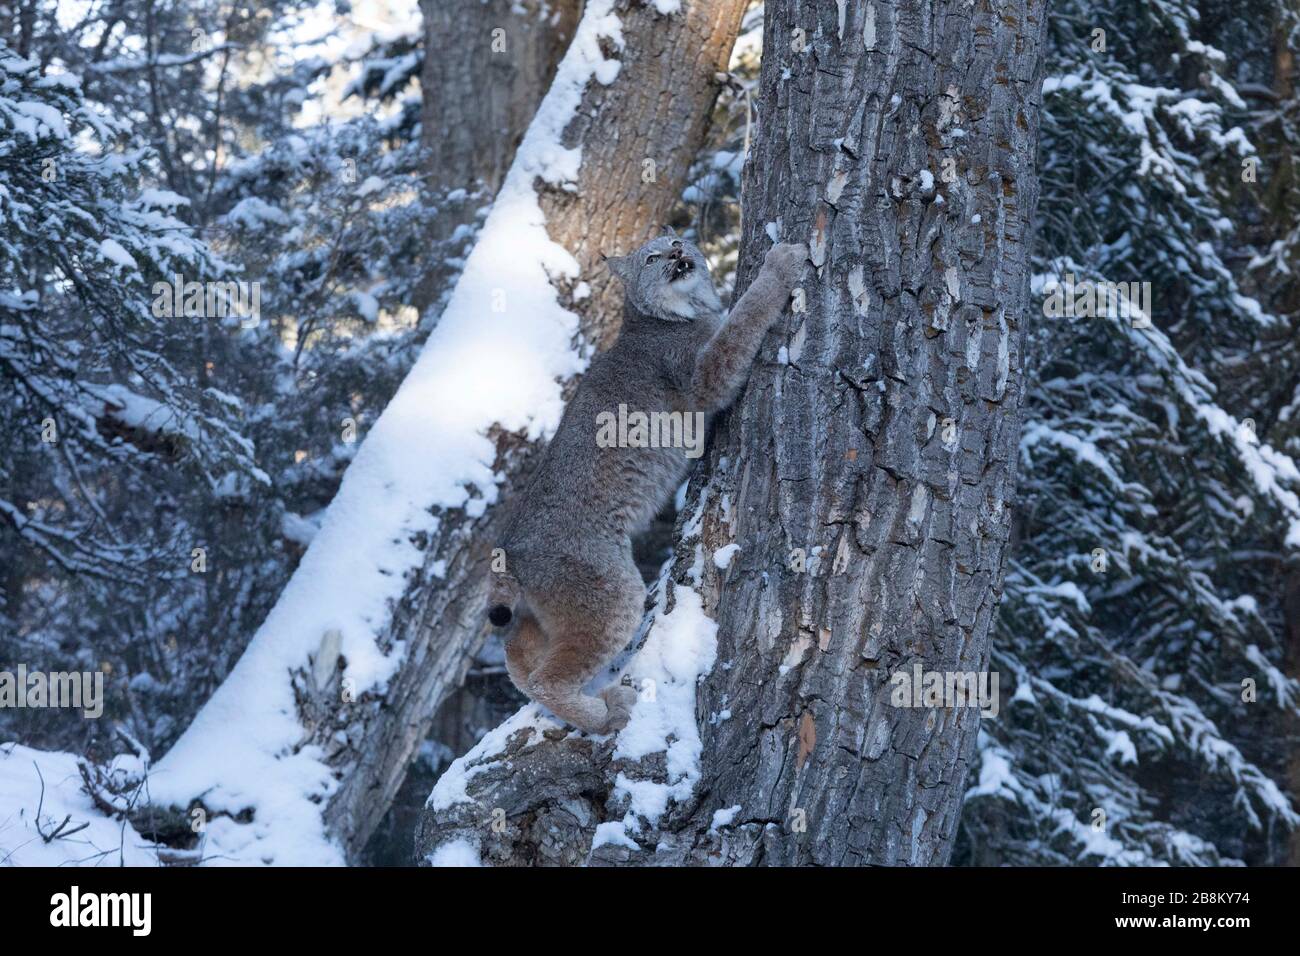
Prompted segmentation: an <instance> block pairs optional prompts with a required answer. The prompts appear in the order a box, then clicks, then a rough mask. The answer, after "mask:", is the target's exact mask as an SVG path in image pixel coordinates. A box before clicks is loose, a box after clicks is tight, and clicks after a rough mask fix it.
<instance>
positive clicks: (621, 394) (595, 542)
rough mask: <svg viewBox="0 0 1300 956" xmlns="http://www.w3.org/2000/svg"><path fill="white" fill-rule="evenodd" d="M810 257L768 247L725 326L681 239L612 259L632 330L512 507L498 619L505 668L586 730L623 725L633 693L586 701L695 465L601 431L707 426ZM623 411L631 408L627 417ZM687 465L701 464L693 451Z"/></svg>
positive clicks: (606, 693)
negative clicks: (645, 535) (644, 555)
mask: <svg viewBox="0 0 1300 956" xmlns="http://www.w3.org/2000/svg"><path fill="white" fill-rule="evenodd" d="M807 256H808V250H807V248H806V247H805V246H803V245H796V244H792V243H781V244H779V245H776V246H774V247H772V248H771V249H770V250H768V253H767V257H766V259H765V261H764V263H763V267H762V269H761V270H760V271H759V273H758V276H757V277H756V278H755V279H754V282H753V284H752V285H751V286H750V287H749V289H748V290H747V291H746V292H745V294H744V295H743V296H742V297H741V298H740V300H739V301H738V302H737V303H736V305H735V307H734V308H733V309H732V310H731V314H730V315H728V316H724V315H723V311H722V307H721V304H720V303H719V301H718V296H717V293H716V292H715V291H714V288H713V279H712V276H711V275H710V273H709V269H708V265H707V264H706V262H705V260H704V256H703V255H702V254H701V253H700V250H699V249H698V248H696V246H695V245H693V244H692V243H691V242H689V241H687V240H685V239H682V238H679V237H678V236H677V235H676V234H675V233H672V231H671V230H669V231H668V233H667V234H666V235H662V236H659V237H658V238H655V239H653V240H651V241H650V242H648V243H647V244H645V245H644V246H642V247H641V248H640V249H638V250H637V251H636V252H634V253H632V254H631V255H627V256H622V257H618V258H608V259H606V260H605V261H606V264H607V265H608V266H609V268H610V269H611V270H612V271H613V272H614V273H615V274H616V275H617V276H619V278H620V279H622V282H623V288H624V307H623V326H622V329H621V331H620V333H619V336H618V339H617V341H616V342H615V343H614V344H613V345H612V346H611V347H610V348H609V349H608V350H607V351H606V352H604V353H602V354H601V355H598V356H597V357H596V358H595V359H593V361H592V363H591V367H590V369H588V371H587V374H586V375H585V376H584V377H583V379H582V382H581V384H580V385H579V386H578V389H577V392H576V394H575V395H574V397H573V400H572V401H571V402H570V404H569V406H568V408H567V409H566V410H565V413H564V417H563V419H562V420H561V422H560V426H559V428H558V430H557V431H556V433H555V437H554V438H553V439H552V440H551V443H550V444H549V445H548V446H547V448H546V449H545V451H544V452H543V453H542V457H541V460H540V461H539V463H538V466H537V469H536V471H535V472H534V474H533V475H532V476H531V478H530V479H529V481H528V483H527V485H526V486H525V487H524V489H523V490H522V492H521V494H520V495H518V496H517V497H516V499H515V500H514V501H512V502H510V503H509V506H508V507H509V508H510V512H509V515H508V516H507V518H506V521H505V525H504V532H503V535H502V538H501V540H500V542H499V545H500V547H501V549H502V550H503V552H504V556H505V571H503V572H500V573H494V574H493V576H492V588H491V597H490V599H489V603H488V608H489V611H488V619H489V620H490V621H491V623H492V624H493V625H494V626H496V627H506V626H507V625H510V624H511V623H512V622H517V623H516V624H515V627H514V633H513V634H512V635H511V636H510V637H509V639H508V642H507V645H506V669H507V671H508V672H509V674H510V678H511V680H512V681H514V684H515V686H516V687H518V688H519V689H520V690H521V691H523V693H525V694H527V695H528V696H529V697H530V698H531V699H533V700H535V701H537V702H538V703H540V704H542V705H544V706H545V707H547V708H548V709H549V710H550V711H551V712H552V713H554V714H555V715H556V716H557V717H559V718H561V719H562V720H565V721H568V722H569V723H570V724H572V725H573V726H575V727H577V728H578V729H579V730H582V731H586V732H588V733H595V734H609V733H614V732H616V731H618V730H621V729H622V728H623V727H624V726H625V725H626V724H627V722H628V719H629V717H630V714H631V709H632V705H633V703H635V700H636V692H635V691H633V690H632V689H631V688H630V687H626V686H621V685H617V684H616V685H613V686H610V687H607V688H605V689H604V690H603V691H601V692H600V694H599V696H591V695H588V694H586V693H584V690H583V689H584V687H585V686H586V684H587V683H588V682H589V681H590V680H591V679H592V678H593V677H595V676H596V675H597V674H598V673H599V672H600V671H601V670H602V669H603V668H604V667H605V666H606V665H607V664H608V663H609V662H610V661H611V660H612V659H613V658H614V656H615V655H617V654H618V653H619V651H621V650H622V649H623V648H624V647H626V646H627V644H628V642H629V641H630V640H631V639H632V637H633V636H634V634H635V632H636V629H637V626H638V624H639V622H640V620H641V615H642V608H643V605H644V603H645V586H644V585H643V584H642V582H641V576H640V574H639V573H638V572H637V568H636V565H635V564H634V563H633V560H632V536H633V535H635V534H637V533H639V532H641V531H643V530H644V529H645V528H646V527H647V526H648V524H649V522H650V520H651V519H652V518H653V517H654V516H655V515H656V514H657V513H658V512H659V510H660V508H662V507H663V505H664V504H665V503H666V502H667V500H668V498H669V497H670V496H671V495H672V494H673V492H674V490H675V489H676V488H677V487H678V486H679V485H680V483H681V481H682V479H683V478H684V476H685V474H686V471H687V469H688V467H689V465H690V463H691V458H692V457H696V456H698V454H699V452H698V450H696V451H695V453H694V455H692V454H691V449H688V448H680V447H663V446H662V443H659V442H656V443H653V444H651V443H636V442H631V443H627V444H625V445H624V444H615V445H611V443H610V442H608V441H604V440H602V441H598V440H597V432H598V428H599V427H600V426H599V424H598V423H599V422H600V421H608V420H609V417H610V416H611V415H615V414H618V413H620V412H622V414H623V415H624V419H626V418H628V417H630V416H629V414H628V411H627V410H628V409H631V410H633V411H634V412H637V411H639V412H641V413H643V414H645V415H646V416H653V415H656V414H662V413H678V414H679V416H680V415H688V416H693V415H695V414H696V413H703V416H704V417H705V418H707V417H709V416H713V415H716V414H717V413H718V412H719V411H721V410H723V409H725V408H726V407H727V406H728V405H730V404H731V402H732V401H733V400H734V399H735V397H736V395H737V394H738V393H739V391H740V389H741V387H742V386H743V385H744V383H745V379H746V377H747V376H748V373H749V367H750V365H751V364H752V362H753V361H754V357H755V355H756V354H757V353H758V349H759V346H760V344H761V343H762V341H763V337H764V335H765V334H766V333H767V330H768V329H769V328H770V327H771V326H772V324H773V323H774V322H775V321H776V320H777V319H778V318H779V317H780V315H781V312H782V310H783V308H784V307H785V304H786V303H787V302H788V301H789V298H790V293H791V290H792V288H793V286H794V283H795V281H796V279H797V278H798V276H799V274H800V273H801V272H802V270H803V266H804V261H805V259H806V258H807ZM620 405H622V406H625V408H623V409H620V407H619V406H620ZM688 456H690V457H688Z"/></svg>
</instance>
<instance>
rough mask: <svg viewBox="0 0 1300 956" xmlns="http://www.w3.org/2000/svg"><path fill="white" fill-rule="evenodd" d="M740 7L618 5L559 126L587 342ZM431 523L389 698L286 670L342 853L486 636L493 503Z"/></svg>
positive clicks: (382, 799) (361, 832)
mask: <svg viewBox="0 0 1300 956" xmlns="http://www.w3.org/2000/svg"><path fill="white" fill-rule="evenodd" d="M743 7H744V3H743V0H693V2H690V3H684V4H683V9H682V11H681V12H680V13H677V14H674V15H672V16H664V15H661V14H659V13H657V12H656V11H655V9H654V7H653V6H645V5H642V4H641V3H636V2H630V0H623V2H621V3H619V4H618V5H617V8H616V12H617V14H618V16H619V17H620V19H621V21H622V33H623V38H624V41H625V45H624V49H623V50H622V51H619V52H618V53H617V56H618V58H619V59H620V61H621V63H622V66H621V68H620V71H619V74H618V76H617V77H616V79H615V80H614V81H613V82H612V83H611V84H609V85H608V86H605V85H601V84H599V83H592V84H590V85H589V86H588V88H587V90H586V91H585V93H584V95H583V101H582V105H581V107H580V108H579V110H578V112H577V115H576V117H575V119H574V121H573V122H572V124H571V125H570V127H569V128H568V129H567V130H566V131H565V140H566V144H567V145H570V146H579V145H580V146H581V148H582V162H581V166H580V169H579V174H578V177H577V185H578V188H577V189H576V190H574V191H562V190H544V191H543V194H542V196H541V205H542V208H543V211H544V212H545V214H546V219H547V228H548V232H549V233H550V236H551V238H552V239H554V240H555V241H556V242H558V243H560V244H561V245H563V246H565V247H566V248H567V249H568V250H569V251H570V252H572V253H573V255H574V256H575V257H576V258H577V260H578V262H579V264H580V266H581V267H582V276H583V279H584V280H586V281H588V282H589V283H590V285H591V286H592V288H593V289H594V290H595V292H594V294H593V295H592V296H591V297H589V298H587V299H584V300H582V301H581V302H577V303H574V304H573V308H574V310H575V311H576V312H578V313H579V315H580V317H581V320H582V331H583V335H584V338H585V339H586V340H588V341H592V342H598V341H603V340H605V339H606V338H607V336H608V334H609V331H610V329H611V328H612V327H613V326H614V325H615V324H616V321H617V313H616V312H615V311H614V310H613V309H611V308H609V307H608V305H607V303H608V301H609V300H608V297H607V296H605V295H603V294H602V293H601V290H602V289H603V287H604V284H605V280H604V270H603V269H602V268H601V267H600V264H599V259H600V252H601V251H602V250H615V249H621V248H624V247H626V246H628V245H630V244H631V243H633V242H634V241H636V240H637V239H639V237H640V236H641V234H642V233H643V232H645V231H646V230H647V229H648V228H650V225H651V224H652V223H654V222H657V221H662V220H663V219H664V218H665V217H666V216H667V214H668V211H669V209H670V208H671V206H672V204H673V202H674V201H675V200H676V198H677V197H678V196H679V195H680V193H681V190H682V188H683V186H684V185H685V177H686V173H687V169H688V166H689V163H690V161H691V158H692V157H693V156H694V154H695V152H696V151H697V150H698V148H699V145H700V143H701V141H702V140H703V137H704V133H705V130H706V126H707V122H708V117H709V114H710V111H711V109H712V106H713V102H714V99H715V97H716V95H717V90H718V86H717V82H716V80H715V75H716V74H718V73H719V72H720V71H723V70H725V68H726V65H727V61H728V58H729V56H730V52H731V47H732V44H733V43H734V41H735V37H736V34H737V32H738V30H739V26H740V16H741V13H742V12H743ZM458 36H459V34H458ZM456 42H468V40H463V39H462V40H457V41H456ZM614 52H615V51H607V53H609V54H613V53H614ZM476 95H477V96H479V97H481V96H482V95H483V92H482V90H481V89H480V90H479V91H478V92H477V93H476ZM647 158H652V159H655V160H656V164H655V176H654V177H653V178H649V179H647V178H645V177H643V176H642V175H641V173H642V170H643V169H644V168H645V166H644V160H645V159H647ZM540 188H541V186H540V182H539V189H540ZM613 209H617V210H619V211H620V214H618V215H615V214H613V213H611V210H613ZM498 450H499V458H500V462H499V468H498V470H499V471H502V472H503V473H505V474H506V475H507V481H506V483H505V486H504V488H503V493H504V494H506V495H508V494H509V492H510V486H511V484H512V483H513V482H514V481H515V480H516V479H517V478H518V476H519V475H520V474H522V473H523V472H524V470H525V469H526V467H527V463H528V461H529V458H530V456H531V454H532V452H533V450H534V449H533V448H532V447H531V446H529V445H528V444H527V443H526V442H524V441H523V440H522V439H520V438H519V437H518V436H514V435H505V434H503V435H500V436H499V437H498ZM439 517H440V519H441V523H440V525H439V531H438V533H437V535H436V537H435V538H434V540H430V541H426V542H420V545H421V547H422V548H423V549H424V551H425V555H426V557H425V560H424V564H423V567H422V568H421V570H420V572H419V573H418V574H416V575H413V576H412V578H411V579H410V580H409V581H408V582H407V586H406V589H405V593H404V596H403V598H402V600H401V601H400V602H398V605H397V606H396V607H395V608H393V609H392V617H391V620H390V621H387V622H385V623H384V625H383V627H382V635H383V637H382V640H381V642H380V643H381V645H383V646H385V647H394V646H397V645H398V643H399V642H401V643H403V644H404V645H405V647H406V652H405V656H406V659H405V661H404V663H403V666H402V669H401V672H400V674H399V675H398V676H397V677H396V678H394V679H393V680H392V681H391V682H390V685H389V688H388V691H387V693H386V694H385V695H383V696H382V697H371V696H369V695H366V696H363V697H362V698H361V699H360V700H358V701H357V702H355V704H352V705H349V707H347V708H344V709H340V708H338V707H337V705H336V704H335V701H336V700H337V699H338V695H337V687H335V686H333V685H330V686H327V687H326V688H323V689H319V690H317V689H315V688H314V687H313V683H312V680H311V677H310V674H309V673H308V672H307V671H305V670H304V671H303V672H302V673H301V674H300V675H298V676H297V677H296V678H295V681H296V686H299V687H301V688H302V689H303V690H302V692H301V693H300V696H299V709H300V713H301V716H302V722H303V726H304V728H305V729H306V731H307V732H306V735H305V738H304V741H303V745H304V746H319V747H320V748H321V749H322V751H323V752H324V753H325V754H326V755H327V762H328V763H329V765H330V766H331V768H332V769H334V771H335V772H336V775H337V778H338V782H339V786H338V789H337V790H336V791H335V793H334V794H333V795H332V796H331V797H330V798H329V800H328V802H327V804H326V806H325V807H324V811H323V813H324V818H325V821H326V825H327V827H328V829H329V831H330V833H331V834H333V835H334V837H335V838H336V839H338V840H339V842H340V843H341V844H342V845H343V847H344V849H345V851H346V853H347V855H348V857H349V859H357V858H358V857H359V855H360V854H361V852H362V850H363V848H364V846H365V844H366V841H367V839H368V838H369V836H370V834H371V833H372V832H373V831H374V829H375V827H376V826H377V825H378V823H379V821H380V819H381V818H382V817H383V815H384V813H385V811H386V810H387V808H388V806H389V805H390V803H391V802H392V799H393V796H394V794H395V793H396V792H397V790H398V788H399V787H400V786H401V783H402V780H403V778H404V776H405V773H406V768H407V766H408V764H409V763H410V760H411V758H412V756H413V754H414V753H415V752H416V749H417V748H418V747H419V745H420V742H421V741H422V740H423V739H424V737H425V735H426V734H427V732H428V729H429V726H430V723H431V722H432V720H433V717H434V714H435V713H436V711H437V710H438V707H439V705H440V704H441V703H442V701H443V700H444V699H445V698H446V697H447V695H448V694H449V693H450V692H452V691H453V690H455V688H456V687H457V686H458V685H459V684H460V682H461V680H462V678H463V676H464V673H465V670H466V668H467V667H468V666H469V664H470V661H471V658H472V655H473V653H474V652H475V651H476V650H477V648H478V646H479V645H480V644H481V642H482V640H483V637H484V627H483V623H484V622H483V607H484V601H485V593H484V585H485V584H486V582H487V573H486V568H485V566H484V565H483V564H482V563H481V561H482V559H483V558H484V557H485V556H486V554H485V542H489V541H491V540H492V539H493V536H494V528H495V524H496V522H497V520H498V518H497V511H496V509H488V511H487V513H486V514H485V515H483V516H481V517H478V518H471V517H469V516H467V515H466V514H464V513H463V512H448V513H443V514H440V515H439ZM340 584H341V585H342V582H340Z"/></svg>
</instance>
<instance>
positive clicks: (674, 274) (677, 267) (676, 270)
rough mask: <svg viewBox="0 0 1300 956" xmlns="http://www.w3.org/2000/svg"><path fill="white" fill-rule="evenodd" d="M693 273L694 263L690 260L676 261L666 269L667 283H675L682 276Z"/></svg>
mask: <svg viewBox="0 0 1300 956" xmlns="http://www.w3.org/2000/svg"><path fill="white" fill-rule="evenodd" d="M694 271H695V263H694V262H692V261H691V260H690V259H678V260H677V261H676V262H674V263H673V264H672V265H671V266H669V267H668V281H669V282H676V281H677V280H678V279H680V278H681V277H682V276H685V275H690V274H691V273H692V272H694Z"/></svg>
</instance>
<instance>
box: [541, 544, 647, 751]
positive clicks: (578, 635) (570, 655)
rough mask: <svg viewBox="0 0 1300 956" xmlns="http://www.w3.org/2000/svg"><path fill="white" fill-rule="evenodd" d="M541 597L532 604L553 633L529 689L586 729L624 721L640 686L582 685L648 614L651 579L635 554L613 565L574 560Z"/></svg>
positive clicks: (607, 729) (599, 730)
mask: <svg viewBox="0 0 1300 956" xmlns="http://www.w3.org/2000/svg"><path fill="white" fill-rule="evenodd" d="M537 597H538V598H540V600H539V599H537V598H534V600H533V609H534V612H535V613H536V614H537V615H538V617H539V619H540V620H541V623H542V627H543V629H544V630H545V631H546V633H547V634H548V635H549V637H550V641H549V643H548V644H547V646H546V655H545V657H543V659H542V661H541V664H540V665H539V666H538V667H537V669H536V670H534V671H533V673H532V676H531V678H530V680H529V685H528V695H529V696H530V697H532V698H533V699H534V700H536V701H537V702H538V703H540V704H542V705H543V706H545V707H546V708H547V709H549V710H550V711H551V712H552V713H553V714H555V716H557V717H559V718H560V719H561V720H565V721H568V722H569V723H570V724H572V725H573V726H575V727H577V728H578V729H579V730H582V731H585V732H587V733H591V734H610V733H614V732H615V731H618V730H621V729H623V727H624V726H625V725H626V724H627V722H628V718H629V717H630V716H631V713H632V705H633V704H634V703H635V702H636V693H635V692H634V691H632V689H631V688H619V687H610V688H606V689H605V690H604V691H602V692H601V694H600V696H598V697H593V696H590V695H588V694H585V693H583V688H584V687H585V686H586V684H587V682H588V681H590V680H591V679H592V678H593V677H595V676H596V675H597V674H599V673H600V671H601V670H602V669H603V668H604V667H605V666H606V665H607V664H608V663H609V662H610V661H611V660H613V658H614V657H615V655H617V654H618V652H619V651H621V650H622V649H623V648H624V647H626V646H627V644H628V642H629V641H631V640H632V638H633V636H634V635H635V634H636V629H637V625H638V624H639V623H640V622H641V608H642V605H643V604H644V602H645V586H644V585H643V584H642V583H641V577H640V575H639V574H638V573H637V570H636V565H634V564H633V563H632V560H631V555H630V554H629V555H627V556H626V557H625V558H624V557H622V556H620V559H619V560H618V561H617V562H616V563H615V565H614V567H612V568H601V569H597V568H595V567H592V566H591V565H587V564H583V565H576V564H571V565H570V567H569V573H567V574H565V575H564V578H563V582H562V583H561V584H559V585H558V586H557V587H555V588H553V589H551V590H550V591H549V592H548V593H547V594H545V595H540V596H537Z"/></svg>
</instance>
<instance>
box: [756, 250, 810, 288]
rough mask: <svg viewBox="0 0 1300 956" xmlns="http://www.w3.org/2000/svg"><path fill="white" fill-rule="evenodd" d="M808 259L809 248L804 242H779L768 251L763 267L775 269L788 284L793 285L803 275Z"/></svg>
mask: <svg viewBox="0 0 1300 956" xmlns="http://www.w3.org/2000/svg"><path fill="white" fill-rule="evenodd" d="M807 258H808V247H807V246H806V245H804V244H803V243H802V242H778V243H777V244H776V245H774V246H773V247H772V248H771V249H769V250H767V258H765V259H764V260H763V266H764V267H765V268H768V269H773V270H775V271H776V274H777V275H779V276H780V277H781V278H782V280H783V281H785V282H786V283H787V284H793V283H794V281H795V280H796V279H798V278H799V276H800V275H801V274H802V273H803V265H804V262H805V260H807Z"/></svg>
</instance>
